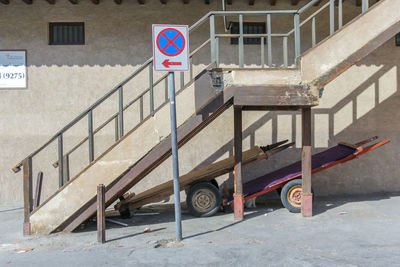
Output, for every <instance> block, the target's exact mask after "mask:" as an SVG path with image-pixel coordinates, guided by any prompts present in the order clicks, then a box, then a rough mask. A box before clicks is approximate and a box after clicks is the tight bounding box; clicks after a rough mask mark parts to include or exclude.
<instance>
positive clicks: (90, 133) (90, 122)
mask: <svg viewBox="0 0 400 267" xmlns="http://www.w3.org/2000/svg"><path fill="white" fill-rule="evenodd" d="M88 140H89V163H90V162H92V161H93V160H94V139H93V110H90V111H89V113H88Z"/></svg>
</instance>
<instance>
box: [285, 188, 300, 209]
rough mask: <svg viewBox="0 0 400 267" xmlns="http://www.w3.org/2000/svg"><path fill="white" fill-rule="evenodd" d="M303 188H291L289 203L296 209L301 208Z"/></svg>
mask: <svg viewBox="0 0 400 267" xmlns="http://www.w3.org/2000/svg"><path fill="white" fill-rule="evenodd" d="M301 192H302V189H301V186H300V185H297V186H294V187H292V188H290V190H289V192H288V201H289V203H290V204H291V205H293V206H295V207H301Z"/></svg>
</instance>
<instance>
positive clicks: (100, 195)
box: [97, 184, 106, 244]
mask: <svg viewBox="0 0 400 267" xmlns="http://www.w3.org/2000/svg"><path fill="white" fill-rule="evenodd" d="M105 192H106V187H105V186H104V185H103V184H99V185H98V186H97V241H98V242H99V243H102V244H104V243H106V218H105V217H106V216H105V209H106V208H105V197H106V194H105Z"/></svg>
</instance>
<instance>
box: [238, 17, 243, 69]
mask: <svg viewBox="0 0 400 267" xmlns="http://www.w3.org/2000/svg"><path fill="white" fill-rule="evenodd" d="M239 67H240V68H243V67H244V40H243V15H239Z"/></svg>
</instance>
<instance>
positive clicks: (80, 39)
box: [49, 22, 85, 45]
mask: <svg viewBox="0 0 400 267" xmlns="http://www.w3.org/2000/svg"><path fill="white" fill-rule="evenodd" d="M84 44H85V24H84V23H83V22H51V23H50V24H49V45H84Z"/></svg>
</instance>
